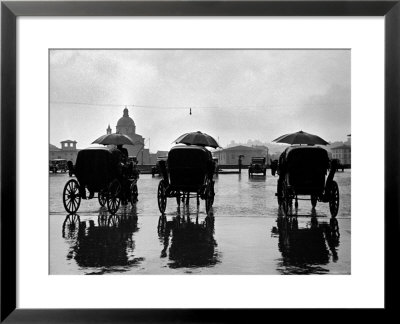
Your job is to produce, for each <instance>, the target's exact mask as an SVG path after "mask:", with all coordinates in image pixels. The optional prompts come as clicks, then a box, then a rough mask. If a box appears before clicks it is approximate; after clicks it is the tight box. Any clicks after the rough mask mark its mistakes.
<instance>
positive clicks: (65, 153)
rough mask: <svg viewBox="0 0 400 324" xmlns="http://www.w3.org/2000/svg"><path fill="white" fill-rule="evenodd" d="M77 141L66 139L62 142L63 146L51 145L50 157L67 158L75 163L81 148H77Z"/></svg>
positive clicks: (51, 158)
mask: <svg viewBox="0 0 400 324" xmlns="http://www.w3.org/2000/svg"><path fill="white" fill-rule="evenodd" d="M76 143H77V142H76V141H71V140H66V141H62V142H61V148H58V147H57V146H55V145H52V144H50V145H49V159H50V160H54V159H65V160H67V161H72V163H74V164H75V161H76V157H77V156H78V152H79V150H78V149H77V148H76Z"/></svg>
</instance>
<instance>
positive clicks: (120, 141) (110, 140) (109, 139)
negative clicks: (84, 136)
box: [92, 133, 135, 145]
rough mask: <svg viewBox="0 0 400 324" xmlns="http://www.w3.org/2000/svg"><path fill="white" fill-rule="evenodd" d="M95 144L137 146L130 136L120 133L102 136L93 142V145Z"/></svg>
mask: <svg viewBox="0 0 400 324" xmlns="http://www.w3.org/2000/svg"><path fill="white" fill-rule="evenodd" d="M95 143H97V144H103V145H110V144H113V145H124V144H127V145H135V144H134V143H133V142H132V140H131V138H130V137H129V136H127V135H124V134H119V133H115V134H106V135H102V136H100V137H99V138H98V139H96V140H95V141H94V142H92V144H95Z"/></svg>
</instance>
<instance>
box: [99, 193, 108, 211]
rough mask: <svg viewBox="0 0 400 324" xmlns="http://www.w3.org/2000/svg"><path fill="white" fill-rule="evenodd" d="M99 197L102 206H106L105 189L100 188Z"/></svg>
mask: <svg viewBox="0 0 400 324" xmlns="http://www.w3.org/2000/svg"><path fill="white" fill-rule="evenodd" d="M98 199H99V204H100V206H101V207H104V206H105V205H106V203H107V198H106V193H105V191H104V190H100V192H99V196H98Z"/></svg>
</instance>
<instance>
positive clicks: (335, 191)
mask: <svg viewBox="0 0 400 324" xmlns="http://www.w3.org/2000/svg"><path fill="white" fill-rule="evenodd" d="M329 210H330V212H331V215H332V217H336V216H337V214H338V211H339V187H338V185H337V183H336V181H332V184H331V185H330V188H329Z"/></svg>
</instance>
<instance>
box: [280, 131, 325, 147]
mask: <svg viewBox="0 0 400 324" xmlns="http://www.w3.org/2000/svg"><path fill="white" fill-rule="evenodd" d="M273 142H276V143H287V144H292V145H293V144H307V145H329V143H328V142H327V141H325V140H323V139H322V138H321V137H319V136H317V135H313V134H309V133H306V132H303V131H300V132H296V133H292V134H285V135H282V136H279V137H278V138H276V139H274V140H273Z"/></svg>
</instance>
